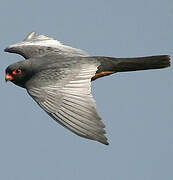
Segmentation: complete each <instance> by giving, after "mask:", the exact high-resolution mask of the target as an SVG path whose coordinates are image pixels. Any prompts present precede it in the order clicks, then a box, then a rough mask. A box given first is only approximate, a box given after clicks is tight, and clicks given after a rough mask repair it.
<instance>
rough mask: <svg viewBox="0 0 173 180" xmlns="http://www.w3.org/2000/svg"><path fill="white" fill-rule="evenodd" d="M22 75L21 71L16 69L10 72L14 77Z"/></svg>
mask: <svg viewBox="0 0 173 180" xmlns="http://www.w3.org/2000/svg"><path fill="white" fill-rule="evenodd" d="M21 73H22V70H21V69H16V70H14V71H13V72H12V74H13V75H16V74H21Z"/></svg>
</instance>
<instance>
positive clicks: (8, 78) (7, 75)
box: [5, 73, 14, 82]
mask: <svg viewBox="0 0 173 180" xmlns="http://www.w3.org/2000/svg"><path fill="white" fill-rule="evenodd" d="M13 79H14V77H13V76H12V75H11V74H9V73H7V74H6V76H5V81H6V82H7V81H11V80H13Z"/></svg>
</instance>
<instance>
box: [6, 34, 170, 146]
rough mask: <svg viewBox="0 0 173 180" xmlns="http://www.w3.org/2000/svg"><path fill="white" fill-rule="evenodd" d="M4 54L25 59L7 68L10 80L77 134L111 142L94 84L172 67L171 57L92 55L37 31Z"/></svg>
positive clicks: (106, 143)
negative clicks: (121, 74) (118, 75)
mask: <svg viewBox="0 0 173 180" xmlns="http://www.w3.org/2000/svg"><path fill="white" fill-rule="evenodd" d="M4 51H5V52H10V53H17V54H20V55H22V56H23V57H24V58H25V60H22V61H19V62H16V63H14V64H12V65H10V66H8V67H7V68H6V71H5V72H6V77H5V79H6V81H11V82H13V83H14V84H16V85H18V86H20V87H23V88H25V89H26V90H27V92H28V93H29V95H30V96H31V97H32V98H33V99H34V100H35V101H36V102H37V104H38V105H39V106H40V107H41V108H42V109H43V110H44V111H46V113H47V114H48V115H50V116H51V117H52V118H53V119H54V120H55V121H56V122H58V123H59V124H61V125H62V126H64V127H65V128H67V129H69V130H70V131H72V132H73V133H75V134H77V135H79V136H81V137H84V138H88V139H91V140H95V141H98V142H101V143H103V144H105V145H108V144H109V143H108V141H107V138H106V136H105V134H106V131H105V125H104V123H103V122H102V121H101V118H100V116H99V115H98V113H97V111H96V104H95V101H94V99H93V97H92V95H91V82H92V81H94V80H96V79H98V78H101V77H103V76H108V75H111V74H114V73H117V72H125V71H138V70H147V69H160V68H166V67H169V66H170V57H169V56H168V55H159V56H148V57H135V58H114V57H104V56H89V54H88V53H86V52H85V51H83V50H80V49H76V48H72V47H70V46H66V45H63V44H61V43H60V42H59V41H57V40H54V39H53V38H50V37H47V36H44V35H39V36H37V35H36V33H35V32H34V31H33V32H31V33H30V34H29V35H28V36H27V37H26V38H25V39H24V40H23V41H22V42H19V43H17V44H14V45H10V46H9V47H7V48H6V49H5V50H4Z"/></svg>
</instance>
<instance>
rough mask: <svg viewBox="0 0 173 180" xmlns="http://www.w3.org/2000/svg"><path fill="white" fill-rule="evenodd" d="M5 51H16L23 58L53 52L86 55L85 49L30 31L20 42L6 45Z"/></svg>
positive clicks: (66, 54) (67, 54)
mask: <svg viewBox="0 0 173 180" xmlns="http://www.w3.org/2000/svg"><path fill="white" fill-rule="evenodd" d="M4 51H5V52H10V53H17V54H20V55H22V56H23V57H24V58H26V59H28V58H33V57H38V56H42V55H46V54H48V53H51V52H54V53H57V54H60V55H63V56H88V54H87V53H86V52H85V51H82V50H80V49H76V48H72V47H70V46H65V45H63V44H61V43H60V42H59V41H57V40H54V39H53V38H50V37H47V36H44V35H39V36H36V33H35V32H34V31H33V32H31V33H30V34H29V35H28V36H27V37H26V38H25V39H24V40H23V41H22V42H19V43H17V44H14V45H10V46H9V47H7V48H6V49H5V50H4Z"/></svg>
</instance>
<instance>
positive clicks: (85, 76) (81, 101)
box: [27, 63, 108, 145]
mask: <svg viewBox="0 0 173 180" xmlns="http://www.w3.org/2000/svg"><path fill="white" fill-rule="evenodd" d="M97 67H98V63H92V64H91V63H84V64H82V63H81V64H80V67H79V66H78V67H76V68H74V67H73V69H72V71H69V72H66V73H65V72H62V73H60V77H59V80H57V81H56V82H55V83H51V84H49V85H46V86H44V85H43V86H42V87H36V86H35V87H33V86H31V85H30V86H29V87H27V90H28V92H29V94H30V95H31V96H32V97H33V98H34V100H35V101H36V102H37V103H38V104H39V105H40V106H41V107H42V108H43V109H44V110H45V111H46V112H47V113H48V114H49V115H50V116H51V117H53V118H54V119H55V120H56V121H57V122H58V123H60V124H61V125H63V126H64V127H66V128H67V129H69V130H70V131H72V132H74V133H75V134H77V135H79V136H82V137H85V138H88V139H92V140H96V141H99V142H101V143H103V144H106V145H107V144H108V142H107V138H106V137H105V136H104V134H105V133H106V131H105V130H104V128H105V125H104V124H103V123H102V121H101V118H100V117H99V115H98V113H97V112H96V104H95V101H94V99H93V97H92V95H91V87H90V85H91V78H92V77H93V76H94V75H95V73H96V71H97ZM64 73H65V76H63V78H61V74H64ZM46 76H47V74H46ZM41 77H42V78H43V77H44V75H43V74H41ZM37 78H38V77H37Z"/></svg>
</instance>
